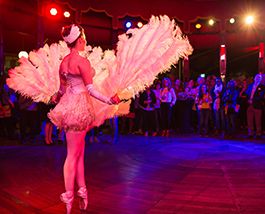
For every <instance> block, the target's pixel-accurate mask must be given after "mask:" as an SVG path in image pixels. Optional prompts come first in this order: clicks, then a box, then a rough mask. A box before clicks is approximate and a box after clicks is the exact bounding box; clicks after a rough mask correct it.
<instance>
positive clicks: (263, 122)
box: [0, 74, 265, 145]
mask: <svg viewBox="0 0 265 214" xmlns="http://www.w3.org/2000/svg"><path fill="white" fill-rule="evenodd" d="M264 79H265V78H264V74H263V75H262V74H257V75H256V76H255V77H254V78H248V79H243V80H239V79H236V80H233V79H232V80H229V81H227V83H224V82H223V81H222V79H221V78H220V77H215V76H208V77H207V78H204V77H198V78H197V81H194V80H190V81H188V82H182V81H181V80H179V79H175V80H172V79H170V78H168V77H164V78H162V79H161V80H159V79H158V80H157V81H155V83H154V84H153V85H152V86H150V87H147V88H146V90H145V91H143V92H142V93H140V94H139V95H138V96H136V97H135V98H134V99H132V103H131V108H130V113H129V114H128V115H125V116H123V117H120V118H119V131H120V133H123V134H131V133H133V134H142V135H144V136H158V135H160V136H170V135H175V134H187V133H191V134H192V133H196V134H197V133H198V134H200V135H201V136H209V135H214V136H220V137H236V136H238V134H242V133H243V135H246V136H247V137H249V138H253V137H256V138H261V137H262V135H263V134H264V132H265V81H264ZM0 96H1V97H0V98H1V99H0V137H5V138H10V139H19V140H20V142H22V143H23V142H26V141H28V140H29V139H33V140H34V138H35V137H36V136H38V135H40V133H41V131H42V130H41V129H43V133H44V142H45V143H46V144H48V145H50V144H52V143H53V139H52V134H53V133H54V130H55V128H54V126H53V125H52V124H51V122H50V121H49V119H48V117H47V113H48V111H49V110H50V109H52V108H53V107H54V106H51V105H45V104H43V103H35V102H33V101H32V100H31V99H30V98H26V97H23V96H21V95H19V94H17V93H15V92H14V91H13V90H11V89H10V88H8V86H7V85H6V84H5V79H4V78H2V83H1V95H0ZM43 124H44V128H42V125H43ZM95 130H96V131H95ZM95 130H92V131H91V132H92V134H91V138H90V140H89V141H90V142H93V141H94V142H98V141H99V140H98V138H97V136H98V135H99V134H100V132H101V129H100V128H96V129H95ZM95 133H96V134H95ZM63 134H64V133H63V132H60V131H57V135H58V136H57V139H58V140H59V142H62V141H64V135H63Z"/></svg>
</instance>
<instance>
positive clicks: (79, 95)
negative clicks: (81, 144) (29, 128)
mask: <svg viewBox="0 0 265 214" xmlns="http://www.w3.org/2000/svg"><path fill="white" fill-rule="evenodd" d="M64 76H65V78H66V83H67V88H66V92H65V93H64V95H63V96H62V97H61V99H60V101H59V103H58V104H57V105H56V107H55V108H54V109H53V110H52V111H51V112H50V113H49V114H48V117H49V118H50V119H51V121H52V122H53V123H54V124H55V125H56V126H57V127H59V128H63V129H64V130H75V131H81V130H85V129H89V127H91V126H92V124H93V122H94V120H95V112H94V108H93V104H92V101H91V98H90V95H89V93H88V90H87V88H86V86H85V85H84V82H83V79H82V77H81V76H80V75H73V74H69V73H64Z"/></svg>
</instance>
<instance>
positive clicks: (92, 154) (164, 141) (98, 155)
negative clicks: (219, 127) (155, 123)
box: [0, 135, 265, 214]
mask: <svg viewBox="0 0 265 214" xmlns="http://www.w3.org/2000/svg"><path fill="white" fill-rule="evenodd" d="M1 144H2V143H1ZM65 155H66V148H65V145H53V146H45V145H42V144H40V143H38V144H37V143H36V144H34V143H33V144H28V145H9V146H4V145H3V144H2V145H1V146H0V213H1V214H4V213H18V214H20V213H54V214H55V213H56V214H59V213H64V212H65V208H64V204H63V203H61V201H60V200H59V195H60V193H61V192H63V191H64V186H63V177H62V166H63V161H64V158H65ZM85 171H86V182H87V187H88V194H89V205H88V209H87V213H93V214H97V213H99V214H108V213H111V214H127V213H128V214H129V213H130V214H142V213H148V214H162V213H163V214H171V213H177V214H182V213H183V214H194V213H198V214H208V213H209V214H213V213H214V214H218V213H225V214H228V213H240V214H241V213H251V214H259V213H260V214H262V213H265V140H264V139H263V140H259V141H257V140H246V139H243V140H242V139H241V140H220V139H215V138H200V137H198V136H186V137H185V136H184V137H180V136H178V137H168V138H165V137H143V136H133V135H132V136H128V135H127V136H120V139H119V142H118V143H116V144H109V143H94V144H89V143H87V145H86V157H85ZM73 213H80V211H79V210H78V200H77V199H75V201H74V208H73Z"/></svg>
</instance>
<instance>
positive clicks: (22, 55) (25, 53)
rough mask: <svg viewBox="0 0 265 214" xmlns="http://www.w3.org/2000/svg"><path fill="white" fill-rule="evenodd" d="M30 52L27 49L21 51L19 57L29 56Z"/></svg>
mask: <svg viewBox="0 0 265 214" xmlns="http://www.w3.org/2000/svg"><path fill="white" fill-rule="evenodd" d="M28 56H29V55H28V53H27V52H26V51H20V52H19V53H18V58H21V57H25V58H28Z"/></svg>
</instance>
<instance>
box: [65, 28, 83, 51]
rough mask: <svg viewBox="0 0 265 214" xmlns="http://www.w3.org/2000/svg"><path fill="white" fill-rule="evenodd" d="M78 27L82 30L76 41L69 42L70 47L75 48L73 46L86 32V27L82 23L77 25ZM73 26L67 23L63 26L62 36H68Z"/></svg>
mask: <svg viewBox="0 0 265 214" xmlns="http://www.w3.org/2000/svg"><path fill="white" fill-rule="evenodd" d="M76 26H77V27H78V28H79V30H80V32H81V33H80V35H79V36H78V37H77V38H76V40H75V41H73V42H72V43H67V42H66V43H67V46H68V47H69V48H73V47H75V45H76V42H77V40H78V39H79V38H80V37H81V36H82V34H83V33H84V29H83V28H82V27H81V26H80V25H76ZM71 28H72V25H67V26H65V27H63V29H62V32H61V34H62V37H66V36H68V35H69V34H70V32H71Z"/></svg>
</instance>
